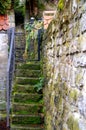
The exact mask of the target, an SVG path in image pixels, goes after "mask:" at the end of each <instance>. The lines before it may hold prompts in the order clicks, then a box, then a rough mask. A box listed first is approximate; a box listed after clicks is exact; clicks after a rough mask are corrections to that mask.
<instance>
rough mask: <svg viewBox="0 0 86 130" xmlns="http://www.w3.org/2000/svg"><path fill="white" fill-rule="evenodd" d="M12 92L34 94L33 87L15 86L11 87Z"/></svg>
mask: <svg viewBox="0 0 86 130" xmlns="http://www.w3.org/2000/svg"><path fill="white" fill-rule="evenodd" d="M13 92H18V93H35V92H36V91H35V88H34V85H19V84H15V85H14V87H13Z"/></svg>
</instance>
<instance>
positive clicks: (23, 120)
mask: <svg viewBox="0 0 86 130" xmlns="http://www.w3.org/2000/svg"><path fill="white" fill-rule="evenodd" d="M42 123H43V119H42V118H41V117H40V116H22V115H21V116H14V117H13V118H12V124H21V125H27V124H28V125H29V124H42Z"/></svg>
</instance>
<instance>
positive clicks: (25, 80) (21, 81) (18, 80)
mask: <svg viewBox="0 0 86 130" xmlns="http://www.w3.org/2000/svg"><path fill="white" fill-rule="evenodd" d="M39 80H40V79H39V78H33V77H32V78H31V77H30V78H27V77H16V81H15V82H16V84H21V85H25V84H30V85H35V84H37V83H38V82H39Z"/></svg>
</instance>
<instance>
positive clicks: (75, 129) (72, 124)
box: [67, 116, 80, 130]
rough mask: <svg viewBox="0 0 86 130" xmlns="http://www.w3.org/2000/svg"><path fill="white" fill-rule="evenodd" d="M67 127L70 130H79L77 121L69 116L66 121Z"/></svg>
mask: <svg viewBox="0 0 86 130" xmlns="http://www.w3.org/2000/svg"><path fill="white" fill-rule="evenodd" d="M67 124H68V127H69V129H70V130H80V129H79V124H78V121H77V120H75V119H74V118H73V116H71V117H70V118H69V119H68V121H67Z"/></svg>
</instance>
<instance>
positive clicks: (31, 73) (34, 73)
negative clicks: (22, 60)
mask: <svg viewBox="0 0 86 130" xmlns="http://www.w3.org/2000/svg"><path fill="white" fill-rule="evenodd" d="M16 76H17V77H40V76H41V71H40V70H29V69H16Z"/></svg>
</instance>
